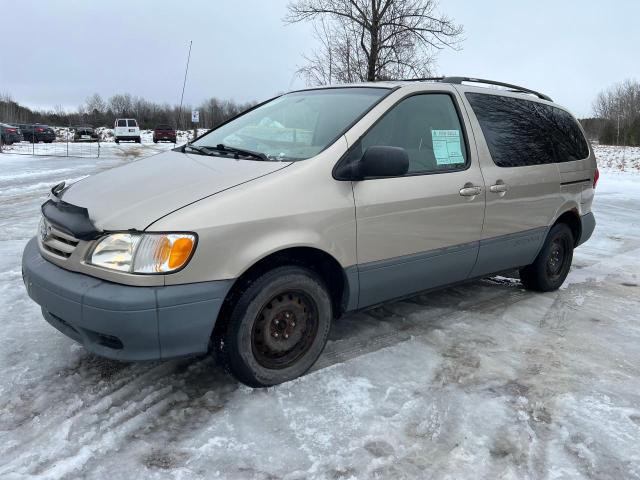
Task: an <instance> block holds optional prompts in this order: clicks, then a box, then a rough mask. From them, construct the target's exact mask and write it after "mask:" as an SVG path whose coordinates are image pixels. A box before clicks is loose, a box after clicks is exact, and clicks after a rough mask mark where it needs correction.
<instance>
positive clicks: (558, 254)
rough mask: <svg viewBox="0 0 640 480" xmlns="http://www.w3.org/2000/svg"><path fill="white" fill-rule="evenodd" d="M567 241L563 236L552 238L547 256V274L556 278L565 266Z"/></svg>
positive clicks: (567, 249)
mask: <svg viewBox="0 0 640 480" xmlns="http://www.w3.org/2000/svg"><path fill="white" fill-rule="evenodd" d="M568 247H569V242H568V241H567V239H566V238H564V237H558V238H555V239H553V241H552V242H551V247H550V249H549V257H548V258H547V274H548V275H549V277H551V278H553V279H556V278H558V277H560V276H561V275H562V273H563V272H564V270H565V268H566V263H567V257H568V255H567V253H568V251H569V248H568Z"/></svg>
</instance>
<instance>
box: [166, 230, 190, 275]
mask: <svg viewBox="0 0 640 480" xmlns="http://www.w3.org/2000/svg"><path fill="white" fill-rule="evenodd" d="M192 251H193V238H190V237H182V238H178V239H177V240H176V241H175V242H173V245H172V246H171V248H170V252H169V269H170V270H175V269H177V268H180V267H181V266H183V265H184V264H185V263H186V262H187V260H189V257H190V256H191V252H192Z"/></svg>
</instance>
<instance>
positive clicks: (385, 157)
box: [355, 146, 409, 179]
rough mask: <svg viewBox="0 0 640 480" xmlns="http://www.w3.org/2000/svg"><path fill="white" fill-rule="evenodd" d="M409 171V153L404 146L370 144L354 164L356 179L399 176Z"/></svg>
mask: <svg viewBox="0 0 640 480" xmlns="http://www.w3.org/2000/svg"><path fill="white" fill-rule="evenodd" d="M408 171H409V155H408V154H407V151H406V150H405V149H404V148H401V147H388V146H372V147H369V148H367V149H366V150H365V152H364V154H363V155H362V158H361V159H360V161H359V162H358V163H357V164H356V165H355V174H356V177H357V178H358V179H365V178H380V177H401V176H402V175H405V174H406V173H407V172H408Z"/></svg>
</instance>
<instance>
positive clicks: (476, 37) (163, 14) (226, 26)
mask: <svg viewBox="0 0 640 480" xmlns="http://www.w3.org/2000/svg"><path fill="white" fill-rule="evenodd" d="M0 3H1V4H2V6H3V10H4V11H5V12H6V10H7V8H15V9H16V10H17V11H16V13H15V15H11V16H10V17H9V16H7V15H5V14H4V13H3V15H2V16H3V20H2V27H1V30H0V32H1V33H0V36H1V38H3V39H4V41H3V48H2V49H1V50H0V92H3V93H9V94H11V95H12V96H13V98H14V99H15V100H16V101H18V102H19V103H22V104H25V105H28V106H31V107H39V108H51V107H53V106H54V105H56V104H60V105H63V106H65V107H66V108H75V107H77V106H78V105H79V104H81V103H83V102H84V100H85V99H86V98H87V97H88V96H89V95H91V94H92V93H94V92H98V93H100V94H101V95H102V96H103V97H105V98H108V97H109V96H110V95H113V94H114V93H123V92H129V93H131V94H133V95H140V96H143V97H145V98H147V99H149V100H153V101H157V102H169V103H172V104H173V103H176V102H178V101H179V99H180V90H181V88H182V80H183V75H184V66H185V62H186V56H187V49H188V44H189V41H190V40H193V50H192V55H191V65H190V69H189V76H188V79H187V88H186V92H185V103H193V104H198V103H200V102H201V101H202V100H204V99H205V98H208V97H211V96H216V97H219V98H232V99H235V100H238V101H248V100H261V99H265V98H268V97H270V96H273V95H274V94H276V93H278V92H282V91H286V90H289V89H292V88H296V87H301V86H304V84H303V82H302V80H300V79H299V78H296V77H295V71H296V69H297V67H299V66H300V65H301V64H302V62H303V59H302V55H303V54H304V53H305V52H308V51H310V50H311V49H312V48H313V46H314V41H313V38H312V37H311V35H310V27H309V26H305V25H295V26H284V25H283V24H282V21H281V19H282V17H283V16H284V14H285V13H286V4H287V0H268V1H266V0H236V1H226V2H223V1H212V0H208V1H206V0H202V1H183V2H176V1H175V0H174V1H170V2H169V1H166V2H165V1H158V0H155V1H144V0H136V1H130V0H129V1H119V0H109V1H108V2H93V1H91V2H88V1H63V0H58V1H44V0H42V1H33V0H20V1H18V2H15V1H14V2H11V1H10V0H0ZM440 9H441V10H442V11H443V12H445V13H446V14H447V15H449V16H450V17H452V18H453V19H455V20H456V21H457V22H459V23H462V24H463V25H464V28H465V37H466V40H465V41H464V42H463V43H462V50H460V51H452V50H443V51H442V52H441V53H440V56H439V59H438V73H444V74H447V75H464V76H475V77H483V78H490V79H495V80H501V81H505V82H509V83H516V84H520V85H524V86H527V87H530V88H533V89H537V90H540V91H542V92H545V93H547V94H548V95H549V96H551V97H552V98H553V99H554V100H555V101H557V102H558V103H561V104H563V105H565V106H567V107H569V108H570V109H571V110H572V111H573V112H574V113H575V114H576V115H578V116H586V115H589V114H590V113H591V104H592V101H593V98H594V97H595V95H596V94H597V93H598V92H599V91H600V90H602V89H603V88H605V87H607V86H609V85H611V84H613V83H616V82H618V81H621V80H624V79H626V78H635V79H640V48H639V46H640V28H638V21H639V19H640V1H638V0H626V1H623V0H608V1H602V0H582V1H579V0H553V1H551V0H535V1H534V0H531V1H524V0H523V1H518V2H515V1H513V0H483V1H472V0H440ZM26 12H28V13H26Z"/></svg>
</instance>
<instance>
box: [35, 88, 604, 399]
mask: <svg viewBox="0 0 640 480" xmlns="http://www.w3.org/2000/svg"><path fill="white" fill-rule="evenodd" d="M597 180H598V170H597V168H596V160H595V157H594V154H593V151H592V150H591V148H590V146H589V143H588V142H587V141H586V140H585V137H584V133H583V131H582V129H581V127H580V125H579V124H578V122H576V120H575V119H574V118H573V117H572V116H571V114H569V113H568V112H567V111H566V110H565V109H564V108H562V107H559V106H558V105H556V104H555V103H553V102H552V101H551V99H549V98H548V97H546V96H545V95H543V94H540V93H537V92H534V91H532V90H528V89H525V88H522V87H517V86H514V85H508V84H503V83H499V82H491V81H487V80H478V79H471V78H462V77H448V78H442V79H430V80H424V81H407V82H396V83H370V84H359V85H350V86H336V87H327V88H315V89H307V90H301V91H295V92H292V93H288V94H285V95H281V96H278V97H277V98H274V99H271V100H269V101H267V102H264V103H262V104H260V105H257V106H256V107H254V108H252V109H251V110H249V111H247V112H245V113H243V114H241V115H239V116H238V117H236V118H234V119H232V120H230V121H228V122H227V123H225V124H223V125H221V126H219V127H217V128H215V129H213V130H211V131H209V132H208V133H207V134H205V135H203V136H201V137H200V138H198V139H197V140H195V141H194V142H192V143H191V144H188V145H184V146H182V147H178V148H177V149H175V150H173V151H170V152H166V153H162V154H159V155H156V156H154V157H153V158H147V159H143V160H139V161H136V162H132V163H129V164H127V165H125V166H122V167H119V168H114V169H112V170H109V171H106V172H103V173H100V174H97V175H94V176H92V177H89V178H86V179H83V180H81V181H79V182H77V183H74V184H73V185H70V186H65V185H64V184H59V185H57V186H55V187H54V188H53V189H52V191H51V195H50V198H49V199H48V200H47V202H46V203H44V205H43V206H42V220H41V223H40V228H39V232H38V235H37V236H36V237H35V238H34V239H32V240H31V241H30V242H29V243H28V244H27V246H26V248H25V251H24V255H23V277H24V282H25V285H26V287H27V290H28V292H29V295H30V296H31V298H32V299H33V300H34V301H35V302H37V303H38V304H39V305H41V307H42V313H43V315H44V317H45V319H46V320H47V321H48V322H49V323H50V324H52V325H53V326H54V327H55V328H57V329H58V330H60V331H61V332H62V333H64V334H65V335H67V336H69V337H71V338H73V339H75V340H77V341H78V342H80V343H82V344H83V345H84V346H85V347H86V348H87V349H88V350H89V351H91V352H94V353H95V354H98V355H102V356H105V357H109V358H113V359H120V360H149V359H165V358H171V357H177V356H183V355H193V354H201V353H206V352H208V351H213V352H215V354H216V355H217V358H218V359H219V361H220V362H221V363H222V364H223V365H224V366H225V368H227V369H228V370H229V371H230V372H231V373H232V374H233V375H234V376H235V377H236V378H237V379H239V380H240V381H241V382H243V383H245V384H247V385H250V386H255V387H259V386H268V385H274V384H278V383H281V382H285V381H287V380H291V379H293V378H296V377H298V376H300V375H302V374H304V373H305V372H306V371H307V370H308V369H309V368H310V367H311V366H312V365H313V364H314V362H315V361H316V360H317V359H318V357H319V355H320V354H321V352H322V350H323V347H324V346H325V343H326V341H327V335H328V333H329V329H330V327H331V322H332V321H333V320H334V319H336V318H337V317H339V316H341V315H343V314H345V313H346V312H350V311H354V310H358V309H363V308H367V307H371V306H373V305H376V304H379V303H381V302H385V301H388V300H391V299H395V298H399V297H404V296H409V295H413V294H415V293H417V292H421V291H424V290H429V289H434V288H437V287H443V286H447V285H452V284H455V283H458V282H464V281H468V280H470V279H474V278H480V277H485V276H488V275H492V274H495V273H498V272H503V271H510V270H515V269H519V271H520V278H521V281H522V284H523V285H524V287H526V288H528V289H531V290H536V291H541V292H545V291H550V290H554V289H557V288H558V287H559V286H560V285H561V284H562V283H563V281H564V280H565V277H566V276H567V273H568V271H569V268H570V266H571V261H572V254H573V249H574V248H575V247H577V246H578V245H580V244H581V243H583V242H584V241H586V240H587V239H588V238H589V237H590V235H591V233H592V232H593V229H594V227H595V220H594V217H593V214H592V213H591V204H592V200H593V195H594V188H595V186H596V182H597Z"/></svg>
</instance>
